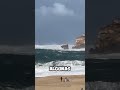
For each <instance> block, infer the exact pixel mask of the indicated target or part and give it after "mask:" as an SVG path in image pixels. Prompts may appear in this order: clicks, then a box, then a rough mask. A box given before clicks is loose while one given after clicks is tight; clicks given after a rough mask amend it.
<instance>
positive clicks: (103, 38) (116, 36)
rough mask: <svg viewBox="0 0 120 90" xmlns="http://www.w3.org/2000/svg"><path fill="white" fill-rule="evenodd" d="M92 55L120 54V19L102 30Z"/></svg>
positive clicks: (114, 20)
mask: <svg viewBox="0 0 120 90" xmlns="http://www.w3.org/2000/svg"><path fill="white" fill-rule="evenodd" d="M90 52H91V53H110V52H112V53H113V52H115V53H116V52H120V18H115V19H113V21H112V24H110V25H106V26H104V27H102V28H100V31H99V32H98V35H97V39H96V42H95V49H92V48H91V50H90Z"/></svg>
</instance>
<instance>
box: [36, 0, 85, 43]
mask: <svg viewBox="0 0 120 90" xmlns="http://www.w3.org/2000/svg"><path fill="white" fill-rule="evenodd" d="M35 1H36V2H35V44H62V43H70V44H71V43H72V44H73V43H74V40H75V38H76V37H77V36H79V35H81V34H83V33H84V32H85V0H35Z"/></svg>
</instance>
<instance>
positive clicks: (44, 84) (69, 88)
mask: <svg viewBox="0 0 120 90" xmlns="http://www.w3.org/2000/svg"><path fill="white" fill-rule="evenodd" d="M61 77H62V78H63V81H62V82H61V79H60V78H61ZM65 77H67V78H68V80H69V81H68V82H65V81H64V79H65ZM82 88H83V90H85V75H58V76H57V75H56V76H47V77H35V90H48V89H49V90H81V89H82Z"/></svg>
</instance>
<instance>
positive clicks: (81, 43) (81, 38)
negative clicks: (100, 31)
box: [72, 35, 85, 49]
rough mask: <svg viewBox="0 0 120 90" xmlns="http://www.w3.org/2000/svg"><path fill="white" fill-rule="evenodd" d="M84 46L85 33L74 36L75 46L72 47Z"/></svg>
mask: <svg viewBox="0 0 120 90" xmlns="http://www.w3.org/2000/svg"><path fill="white" fill-rule="evenodd" d="M84 47H85V35H81V36H79V37H77V38H76V41H75V46H73V47H72V48H73V49H80V48H84Z"/></svg>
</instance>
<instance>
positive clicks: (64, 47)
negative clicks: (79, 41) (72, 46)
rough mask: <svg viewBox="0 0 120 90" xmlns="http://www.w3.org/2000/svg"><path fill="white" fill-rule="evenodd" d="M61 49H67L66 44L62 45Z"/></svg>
mask: <svg viewBox="0 0 120 90" xmlns="http://www.w3.org/2000/svg"><path fill="white" fill-rule="evenodd" d="M61 47H62V48H63V49H69V47H68V44H64V45H62V46H61Z"/></svg>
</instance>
